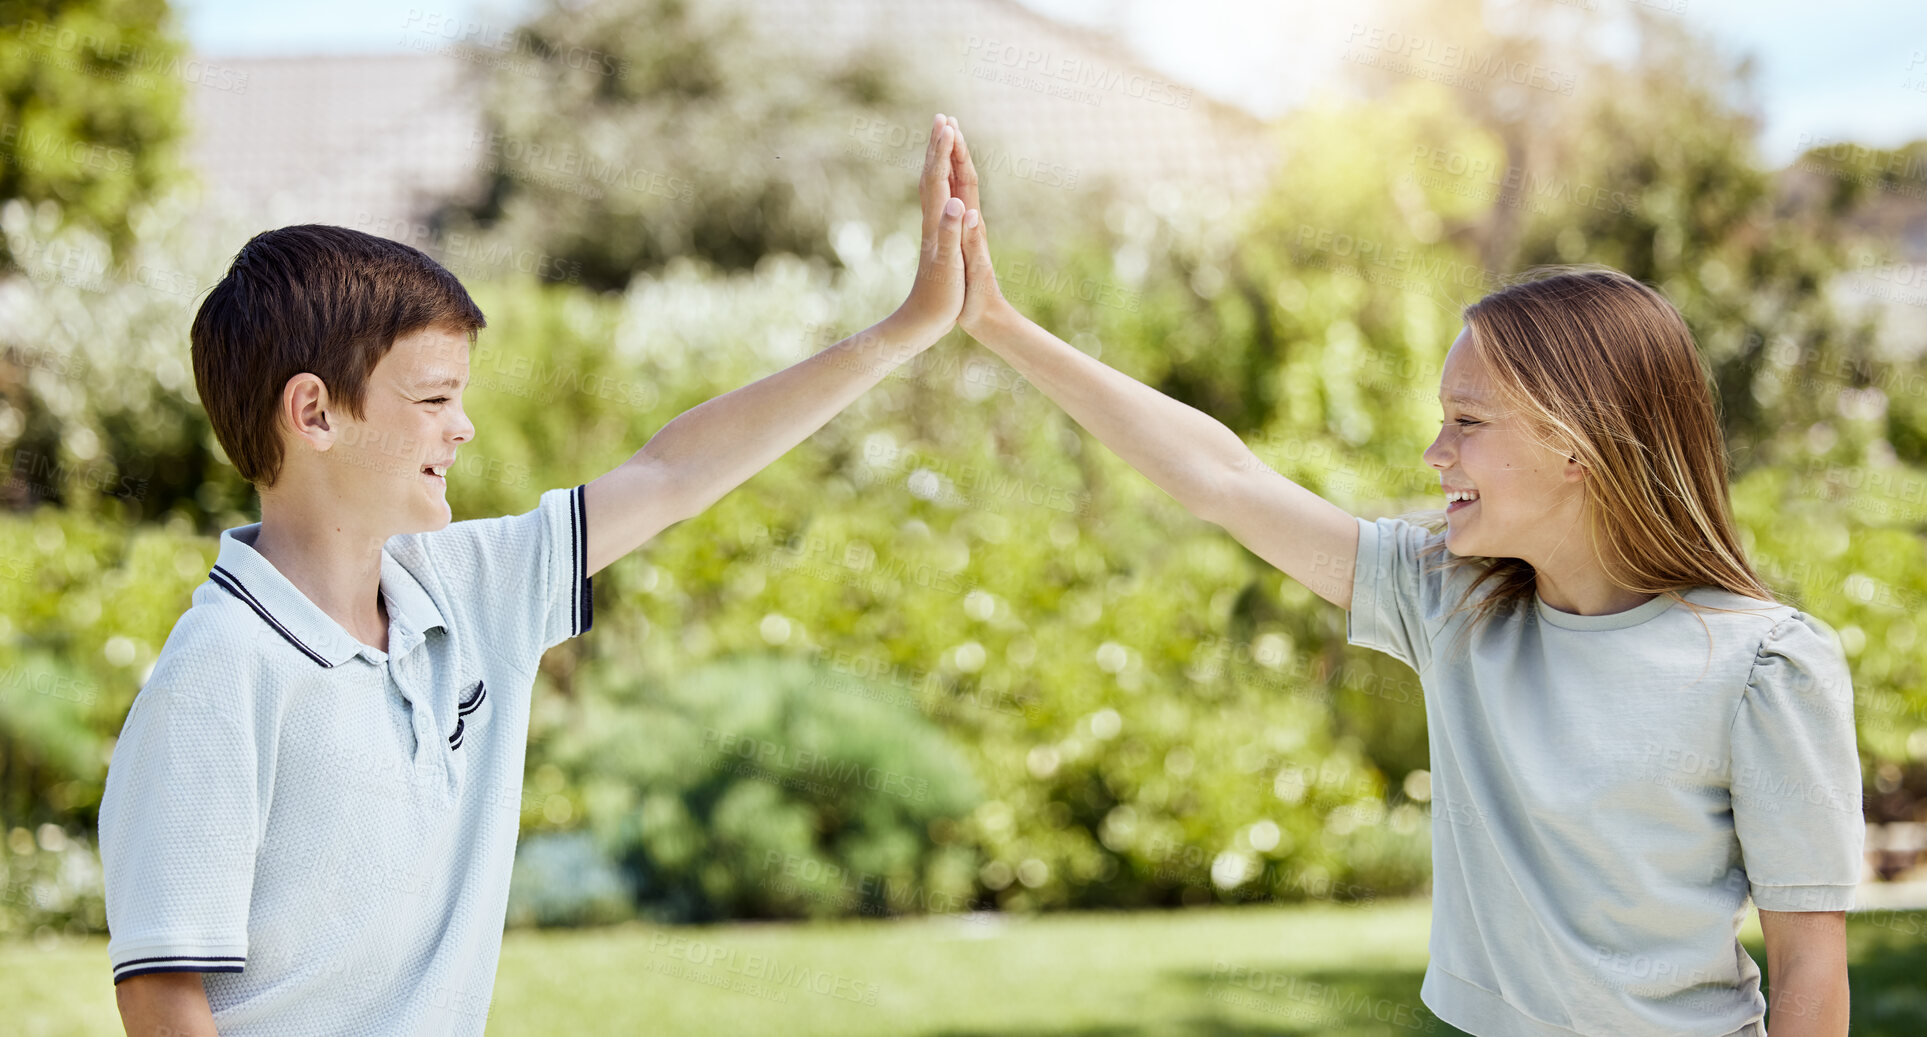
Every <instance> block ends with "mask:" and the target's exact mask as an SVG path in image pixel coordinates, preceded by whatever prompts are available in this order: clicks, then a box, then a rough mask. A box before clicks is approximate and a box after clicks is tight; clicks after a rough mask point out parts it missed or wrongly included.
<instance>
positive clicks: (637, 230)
mask: <svg viewBox="0 0 1927 1037" xmlns="http://www.w3.org/2000/svg"><path fill="white" fill-rule="evenodd" d="M753 17H754V12H753V9H749V8H745V7H743V6H741V5H737V4H733V3H692V2H689V0H601V2H598V3H594V4H579V3H569V2H565V0H546V2H545V3H544V4H543V5H542V6H541V7H540V8H539V9H538V11H537V13H536V14H535V15H534V16H533V17H532V18H531V19H529V20H528V21H527V22H526V23H525V24H523V25H522V26H520V27H519V28H518V29H516V30H515V31H514V33H513V34H512V35H508V36H505V38H503V39H501V40H497V41H494V42H495V43H498V44H499V45H500V46H498V47H497V49H502V50H507V51H509V52H510V55H512V59H511V60H503V61H492V62H489V63H487V64H486V65H485V66H483V67H484V68H485V71H483V72H482V73H481V75H482V77H483V85H482V91H483V97H484V101H485V105H486V109H487V119H486V122H487V125H486V129H485V131H484V139H483V142H482V143H483V150H484V152H485V154H486V158H485V168H486V170H487V174H486V175H487V183H486V186H485V189H484V191H483V193H482V196H481V198H480V199H479V200H478V201H474V202H471V203H466V204H460V205H456V206H452V207H450V208H449V209H447V210H446V211H445V212H443V213H442V214H441V216H440V218H439V222H440V225H441V226H443V227H444V228H446V229H448V230H449V231H450V232H451V233H455V232H469V231H472V230H474V229H475V228H481V229H484V230H486V231H488V232H490V233H495V234H500V235H503V236H506V237H507V238H509V239H511V240H514V241H516V242H517V243H518V244H522V245H533V246H536V247H539V248H541V249H542V250H544V251H546V252H547V253H548V254H550V255H553V256H558V257H566V258H567V260H568V261H569V262H570V263H571V264H579V273H580V276H581V279H582V280H583V281H584V282H585V283H587V284H589V285H590V286H592V287H595V288H603V289H608V288H620V287H622V286H624V285H626V284H627V283H628V281H629V278H630V277H631V276H632V275H633V274H634V273H636V272H637V271H641V270H650V269H655V268H658V267H660V266H662V265H663V264H664V263H666V262H668V261H669V260H670V259H672V258H678V257H682V258H691V259H698V260H704V261H707V262H710V263H713V264H715V265H716V266H718V267H722V268H725V269H741V268H745V267H749V266H752V265H754V264H755V263H756V262H757V260H759V259H761V258H762V257H763V256H764V255H767V254H769V253H772V252H789V253H794V254H796V255H801V256H817V257H823V258H826V259H831V260H832V261H833V260H834V256H835V253H834V251H833V249H832V247H831V231H832V229H833V228H835V227H836V226H837V225H838V224H839V223H840V222H841V221H843V220H847V219H851V218H855V217H861V216H875V215H876V214H878V213H880V212H884V211H893V210H894V209H895V208H897V207H899V206H900V204H901V202H902V200H904V199H905V198H908V197H909V196H910V195H911V191H912V189H913V188H914V185H915V182H916V173H917V169H916V163H915V162H914V161H913V162H912V163H911V167H910V168H909V169H907V170H906V169H903V168H898V167H897V166H894V165H892V164H889V163H879V162H876V161H874V160H871V159H867V158H863V157H861V156H859V155H858V154H856V153H854V152H853V151H852V150H851V149H850V148H849V147H848V146H847V145H848V142H849V141H850V140H852V139H853V138H852V136H851V129H852V126H853V125H854V124H859V123H860V124H865V125H867V121H868V120H871V119H886V118H889V119H894V120H895V121H897V122H900V123H905V124H907V125H909V126H911V127H920V126H923V125H925V124H926V123H925V122H924V121H922V120H927V119H928V118H929V116H928V115H924V116H922V117H921V120H920V119H919V118H918V117H915V116H912V115H910V114H909V113H910V112H911V111H921V110H922V108H921V107H920V106H913V105H910V104H909V103H908V102H909V101H910V99H911V98H910V96H909V82H910V80H908V79H907V78H906V77H905V75H904V74H903V72H902V70H901V68H900V66H899V63H898V62H897V61H896V60H895V59H893V58H892V57H891V56H890V55H889V54H888V53H886V52H884V51H881V50H875V49H871V50H865V51H862V52H859V53H856V54H854V55H850V56H848V57H841V58H832V57H829V56H825V55H813V54H811V53H809V52H807V51H804V50H802V49H797V48H779V46H778V45H777V44H776V43H775V42H774V41H770V40H768V39H767V38H766V37H765V36H764V35H763V34H761V33H759V32H757V31H755V30H754V28H753V27H752V26H750V25H749V24H747V22H748V21H749V20H750V19H752V18H753ZM484 54H489V52H486V51H485V52H484ZM490 56H493V55H490ZM913 132H914V131H913ZM909 154H910V155H912V156H913V158H920V157H921V154H922V153H921V151H920V150H917V151H912V152H909ZM571 269H575V267H574V266H573V265H572V266H571Z"/></svg>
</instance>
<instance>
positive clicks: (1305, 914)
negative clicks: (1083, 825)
mask: <svg viewBox="0 0 1927 1037" xmlns="http://www.w3.org/2000/svg"><path fill="white" fill-rule="evenodd" d="M1429 911H1430V905H1429V904H1427V903H1425V902H1423V901H1407V902H1394V903H1382V904H1378V905H1374V906H1370V907H1337V906H1309V907H1291V908H1279V907H1268V906H1264V907H1260V906H1253V907H1246V908H1235V909H1227V908H1214V909H1207V910H1193V911H1183V912H1161V913H1137V914H1117V915H1104V914H1082V915H1052V916H1046V917H1042V918H1034V919H1021V918H1013V919H1005V918H991V919H989V920H986V921H969V920H964V919H959V918H930V919H916V920H910V921H903V922H847V923H834V924H818V925H807V926H804V925H727V926H714V927H704V928H674V929H664V928H656V927H649V926H641V925H633V926H619V927H614V928H608V929H595V930H578V931H554V932H531V931H525V930H518V931H515V932H511V933H510V934H509V936H508V939H507V941H506V942H505V944H504V947H503V951H502V965H501V972H500V975H499V976H498V978H497V981H496V985H495V1001H494V1005H493V1007H492V1009H491V1010H490V1017H489V1033H490V1034H492V1035H519V1034H553V1033H566V1034H570V1035H572V1037H586V1035H591V1034H635V1033H649V1034H684V1033H686V1034H733V1033H749V1034H840V1035H851V1037H856V1035H864V1034H875V1035H883V1034H890V1035H901V1034H922V1035H928V1037H969V1035H980V1034H984V1035H987V1034H1057V1035H1079V1037H1100V1035H1124V1034H1197V1035H1205V1034H1210V1035H1220V1037H1232V1035H1243V1034H1334V1035H1342V1037H1364V1035H1367V1034H1409V1033H1413V1032H1418V1033H1433V1034H1453V1033H1457V1032H1458V1031H1456V1030H1453V1029H1452V1028H1450V1027H1448V1026H1445V1025H1444V1024H1442V1023H1439V1022H1438V1021H1437V1020H1435V1019H1433V1018H1432V1016H1431V1013H1430V1012H1429V1011H1427V1010H1426V1009H1425V1007H1424V1006H1423V1005H1422V1004H1420V1003H1419V1000H1418V989H1419V981H1420V979H1421V977H1422V976H1423V975H1424V972H1425V938H1426V932H1427V927H1428V915H1429ZM1849 919H1850V921H1849V939H1850V941H1851V950H1852V955H1853V962H1854V965H1853V971H1852V975H1853V1009H1854V1013H1853V1014H1854V1025H1853V1032H1854V1033H1855V1034H1856V1035H1863V1034H1879V1035H1888V1034H1891V1035H1895V1037H1899V1035H1902V1034H1905V1035H1917V1034H1920V1033H1927V935H1923V934H1927V912H1912V913H1901V914H1895V913H1892V912H1877V913H1867V914H1860V915H1851V916H1849ZM1743 938H1744V939H1745V941H1746V943H1747V946H1748V948H1749V949H1751V950H1752V952H1753V954H1754V957H1755V958H1756V959H1759V960H1764V957H1765V955H1764V951H1763V950H1762V948H1761V946H1760V943H1759V927H1758V923H1757V922H1754V921H1749V924H1748V926H1747V929H1746V931H1745V933H1744V937H1743ZM106 946H107V945H106V941H105V940H99V939H93V940H85V941H61V942H58V943H55V944H53V945H51V946H46V947H39V946H35V945H33V944H31V943H25V942H19V943H12V944H0V1005H4V1006H5V1009H4V1019H5V1029H6V1031H7V1032H8V1033H15V1034H22V1035H42V1034H47V1035H52V1034H111V1033H119V1032H120V1031H119V1028H118V1026H117V1025H116V1017H115V1013H114V1004H113V993H112V989H111V987H110V986H109V984H108V981H107V955H106ZM1234 970H1244V971H1234ZM1252 977H1255V978H1252ZM1254 986H1255V987H1258V988H1260V989H1259V990H1254V989H1252V988H1253V987H1254Z"/></svg>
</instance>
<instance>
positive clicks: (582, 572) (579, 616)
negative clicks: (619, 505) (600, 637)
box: [569, 484, 595, 637]
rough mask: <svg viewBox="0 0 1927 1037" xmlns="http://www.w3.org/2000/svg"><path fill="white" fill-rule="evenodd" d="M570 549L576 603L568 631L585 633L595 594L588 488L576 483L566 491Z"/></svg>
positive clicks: (592, 616)
mask: <svg viewBox="0 0 1927 1037" xmlns="http://www.w3.org/2000/svg"><path fill="white" fill-rule="evenodd" d="M569 519H570V526H569V548H570V555H571V556H572V558H573V559H574V563H573V564H574V565H575V579H574V580H573V581H572V582H573V586H574V587H575V604H574V606H573V607H572V608H571V609H570V610H569V634H570V636H572V637H573V636H574V635H576V634H581V633H586V632H588V629H589V628H590V627H591V626H593V625H595V596H594V595H593V594H591V593H590V586H589V487H588V485H587V484H584V485H581V486H577V487H576V488H575V490H574V491H573V492H572V493H570V494H569Z"/></svg>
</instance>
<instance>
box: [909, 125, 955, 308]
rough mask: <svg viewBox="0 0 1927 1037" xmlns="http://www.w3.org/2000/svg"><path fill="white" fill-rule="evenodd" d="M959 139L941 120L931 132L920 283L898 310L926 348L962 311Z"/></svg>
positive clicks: (922, 186)
mask: <svg viewBox="0 0 1927 1037" xmlns="http://www.w3.org/2000/svg"><path fill="white" fill-rule="evenodd" d="M956 139H957V131H956V128H955V127H954V126H953V125H952V123H951V121H948V120H946V119H944V117H943V116H941V115H939V116H937V117H936V120H935V121H934V122H932V123H931V126H930V144H929V146H928V147H927V148H925V149H924V153H923V179H922V181H921V182H920V183H919V185H918V195H919V196H920V197H921V199H922V202H923V244H922V246H921V248H920V249H919V252H920V253H921V254H920V255H919V257H918V259H917V283H916V284H914V285H912V286H911V287H910V297H909V298H907V299H905V300H904V301H903V305H902V306H899V307H897V312H896V314H895V316H896V317H898V318H899V319H902V320H904V321H906V322H908V323H909V324H910V325H911V326H912V327H913V328H915V329H916V334H915V336H914V337H915V338H917V339H924V338H925V337H926V335H927V341H925V342H924V345H925V346H927V345H929V343H931V342H935V341H936V340H937V339H939V338H942V337H943V336H944V335H945V334H946V333H948V332H949V331H950V329H951V328H953V327H955V326H956V324H957V314H959V313H961V312H962V311H963V303H964V264H963V251H962V249H961V248H960V246H959V243H958V242H959V239H960V238H961V237H962V233H963V215H964V203H963V202H962V201H961V200H958V199H955V198H952V197H951V196H950V173H951V168H952V160H951V154H950V152H951V145H952V144H953V143H954V142H955V141H956Z"/></svg>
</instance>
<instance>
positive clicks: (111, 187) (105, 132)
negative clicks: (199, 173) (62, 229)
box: [0, 0, 187, 260]
mask: <svg viewBox="0 0 1927 1037" xmlns="http://www.w3.org/2000/svg"><path fill="white" fill-rule="evenodd" d="M185 57H186V47H185V46H184V45H183V44H182V42H181V40H180V37H179V36H178V34H177V32H176V30H175V26H174V24H173V16H172V12H171V11H170V10H169V9H168V5H167V3H166V0H0V201H5V200H7V199H13V198H18V199H21V200H23V201H26V202H28V203H29V204H33V205H39V204H41V203H52V204H53V205H55V206H57V207H58V211H59V212H60V213H61V215H62V218H63V219H64V220H66V221H67V222H69V223H72V224H78V225H82V226H87V227H90V228H92V229H94V230H97V231H99V232H101V233H102V234H104V235H106V236H107V238H108V240H109V241H110V242H111V243H112V244H113V245H114V246H115V248H116V249H117V250H119V249H124V248H125V247H126V246H127V245H128V244H129V242H130V241H131V238H132V232H131V229H130V227H129V222H130V220H131V219H132V218H133V214H134V210H135V209H136V208H137V207H138V206H139V205H140V204H141V203H142V202H143V201H144V200H146V199H148V198H149V197H151V196H153V195H155V194H157V193H158V192H160V191H161V190H162V189H164V188H165V187H166V186H168V185H169V184H171V183H173V182H175V181H176V180H177V179H178V178H179V177H180V175H181V167H180V164H179V153H178V144H179V139H180V135H181V129H182V117H181V102H182V97H183V95H184V93H185V91H186V89H187V83H186V80H185V79H184V78H183V77H182V67H183V65H182V62H183V59H184V58H185ZM11 258H12V257H11V256H10V253H9V252H8V251H7V246H6V245H4V244H0V260H9V259H11Z"/></svg>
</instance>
